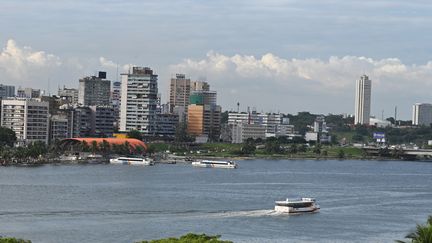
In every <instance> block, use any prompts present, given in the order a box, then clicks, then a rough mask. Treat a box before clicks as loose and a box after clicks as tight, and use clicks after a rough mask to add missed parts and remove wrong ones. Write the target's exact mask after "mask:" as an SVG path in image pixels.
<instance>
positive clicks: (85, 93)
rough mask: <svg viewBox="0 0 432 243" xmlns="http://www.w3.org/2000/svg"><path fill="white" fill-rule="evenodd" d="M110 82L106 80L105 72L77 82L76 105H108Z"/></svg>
mask: <svg viewBox="0 0 432 243" xmlns="http://www.w3.org/2000/svg"><path fill="white" fill-rule="evenodd" d="M110 97H111V81H109V80H106V72H99V75H98V76H97V77H96V76H91V77H84V78H82V79H80V80H79V90H78V103H80V104H82V105H85V106H90V105H102V106H104V105H110Z"/></svg>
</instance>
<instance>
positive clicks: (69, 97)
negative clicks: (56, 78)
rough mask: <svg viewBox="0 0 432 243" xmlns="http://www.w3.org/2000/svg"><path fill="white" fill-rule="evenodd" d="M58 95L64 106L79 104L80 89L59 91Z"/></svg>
mask: <svg viewBox="0 0 432 243" xmlns="http://www.w3.org/2000/svg"><path fill="white" fill-rule="evenodd" d="M57 95H58V96H59V97H60V99H61V100H62V103H64V104H77V103H78V89H71V88H66V87H65V86H64V87H63V88H62V89H58V92H57Z"/></svg>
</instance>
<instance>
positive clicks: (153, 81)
mask: <svg viewBox="0 0 432 243" xmlns="http://www.w3.org/2000/svg"><path fill="white" fill-rule="evenodd" d="M157 77H158V76H157V75H156V74H153V70H151V69H150V68H148V67H133V68H132V73H126V74H122V81H121V102H120V131H130V130H138V131H140V132H142V133H144V134H145V135H150V134H151V135H153V134H154V133H155V131H156V121H157V120H156V114H157V102H158V86H157Z"/></svg>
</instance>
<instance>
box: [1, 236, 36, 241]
mask: <svg viewBox="0 0 432 243" xmlns="http://www.w3.org/2000/svg"><path fill="white" fill-rule="evenodd" d="M0 243H31V241H30V240H24V239H17V238H10V237H1V236H0Z"/></svg>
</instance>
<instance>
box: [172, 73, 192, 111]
mask: <svg viewBox="0 0 432 243" xmlns="http://www.w3.org/2000/svg"><path fill="white" fill-rule="evenodd" d="M190 91H191V81H190V79H189V78H186V75H184V74H176V77H175V78H171V82H170V97H169V102H170V112H171V113H173V112H174V108H175V107H184V111H185V112H187V106H188V105H189V96H190ZM179 115H181V114H179Z"/></svg>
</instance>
